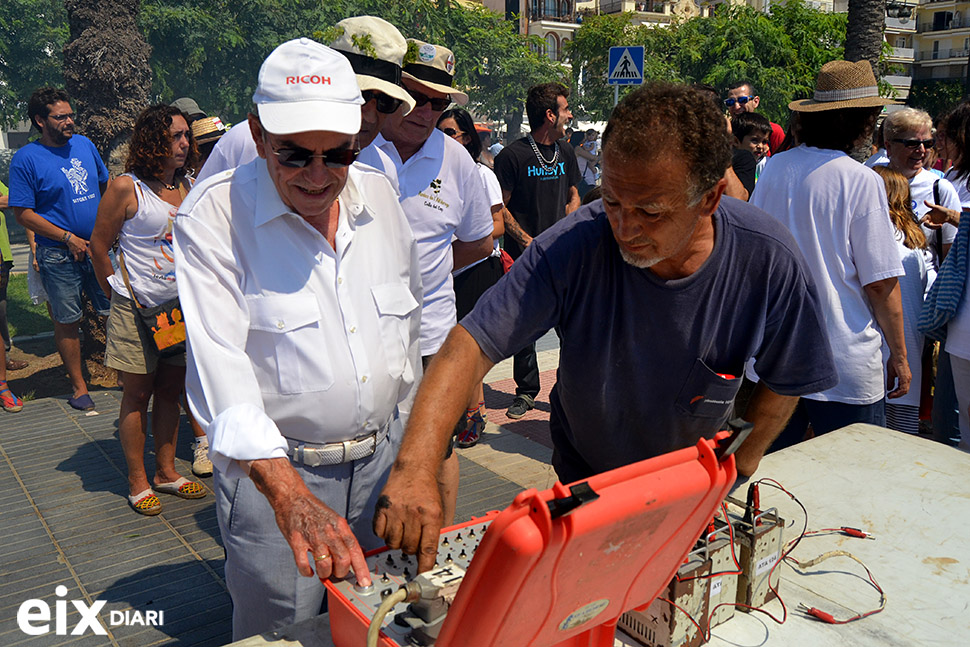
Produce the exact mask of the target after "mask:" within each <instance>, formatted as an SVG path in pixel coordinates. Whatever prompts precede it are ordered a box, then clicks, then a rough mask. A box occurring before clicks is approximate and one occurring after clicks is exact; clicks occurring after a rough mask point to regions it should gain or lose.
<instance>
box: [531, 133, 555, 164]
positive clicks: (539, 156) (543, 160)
mask: <svg viewBox="0 0 970 647" xmlns="http://www.w3.org/2000/svg"><path fill="white" fill-rule="evenodd" d="M529 143H530V144H532V152H533V153H535V154H536V158H537V159H538V160H539V164H540V165H541V166H542V168H543V169H545V170H547V171H551V170H553V169H554V168H555V167H556V162H557V161H558V160H559V142H556V143H555V144H553V145H554V146H555V149H554V151H553V153H552V159H551V160H546V158H545V157H543V156H542V153H540V152H539V147H538V146H537V145H536V140H535V139H533V138H532V133H529Z"/></svg>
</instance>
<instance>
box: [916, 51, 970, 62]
mask: <svg viewBox="0 0 970 647" xmlns="http://www.w3.org/2000/svg"><path fill="white" fill-rule="evenodd" d="M967 54H968V52H967V50H965V49H940V50H937V51H935V52H934V51H923V52H918V53H917V55H916V58H915V60H916V61H919V62H920V63H932V62H933V61H949V60H951V59H955V58H959V59H966V58H967Z"/></svg>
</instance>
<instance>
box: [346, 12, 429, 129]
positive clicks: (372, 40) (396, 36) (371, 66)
mask: <svg viewBox="0 0 970 647" xmlns="http://www.w3.org/2000/svg"><path fill="white" fill-rule="evenodd" d="M334 27H336V28H338V29H342V30H343V33H341V35H340V36H339V37H338V38H337V39H336V40H334V41H333V42H331V43H330V47H331V48H333V49H335V50H337V51H338V52H340V53H341V54H343V55H344V56H346V57H347V59H348V60H349V61H350V65H351V66H352V67H353V68H354V73H355V74H356V75H357V84H358V85H359V86H360V89H361V90H362V91H363V90H377V91H379V92H383V93H384V94H386V95H388V96H390V97H394V98H395V99H400V100H401V101H403V102H404V103H405V104H406V105H407V110H405V111H404V114H407V113H409V112H411V110H413V109H414V98H413V97H411V95H410V94H408V93H407V90H405V89H404V88H403V87H402V86H401V67H402V65H403V64H404V55H405V54H407V51H408V43H407V41H406V40H404V36H402V35H401V32H399V31H398V30H397V27H395V26H394V25H392V24H391V23H389V22H387V21H386V20H384V19H383V18H378V17H376V16H354V17H353V18H344V19H343V20H341V21H340V22H338V23H337V24H336V25H334Z"/></svg>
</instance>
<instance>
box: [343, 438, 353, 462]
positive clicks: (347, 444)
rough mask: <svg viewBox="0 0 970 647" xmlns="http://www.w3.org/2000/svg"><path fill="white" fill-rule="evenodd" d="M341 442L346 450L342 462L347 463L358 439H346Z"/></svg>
mask: <svg viewBox="0 0 970 647" xmlns="http://www.w3.org/2000/svg"><path fill="white" fill-rule="evenodd" d="M340 444H341V446H342V447H343V450H344V455H343V457H342V458H343V460H341V461H340V462H341V463H346V462H347V461H349V460H350V450H351V448H352V447H353V446H354V445H356V444H357V441H356V440H345V441H343V442H341V443H340Z"/></svg>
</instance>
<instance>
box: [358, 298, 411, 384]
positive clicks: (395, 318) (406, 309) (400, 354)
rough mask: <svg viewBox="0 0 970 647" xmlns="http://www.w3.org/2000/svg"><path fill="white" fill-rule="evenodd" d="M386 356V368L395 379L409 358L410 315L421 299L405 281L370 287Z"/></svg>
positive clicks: (401, 373)
mask: <svg viewBox="0 0 970 647" xmlns="http://www.w3.org/2000/svg"><path fill="white" fill-rule="evenodd" d="M370 291H371V295H372V296H373V297H374V305H375V306H376V307H377V317H378V321H379V325H380V329H381V342H382V343H383V345H384V354H385V355H386V356H387V370H388V372H389V373H390V375H391V377H392V378H394V379H395V380H396V379H398V378H399V377H401V375H403V374H404V369H405V367H406V366H407V360H408V345H409V343H410V341H411V339H410V321H409V317H408V315H410V314H411V313H412V312H413V311H414V309H415V308H417V307H418V302H417V301H416V300H415V298H414V295H413V294H411V290H409V289H408V287H407V286H406V285H404V284H403V283H383V284H381V285H375V286H373V287H372V288H371V289H370Z"/></svg>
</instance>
